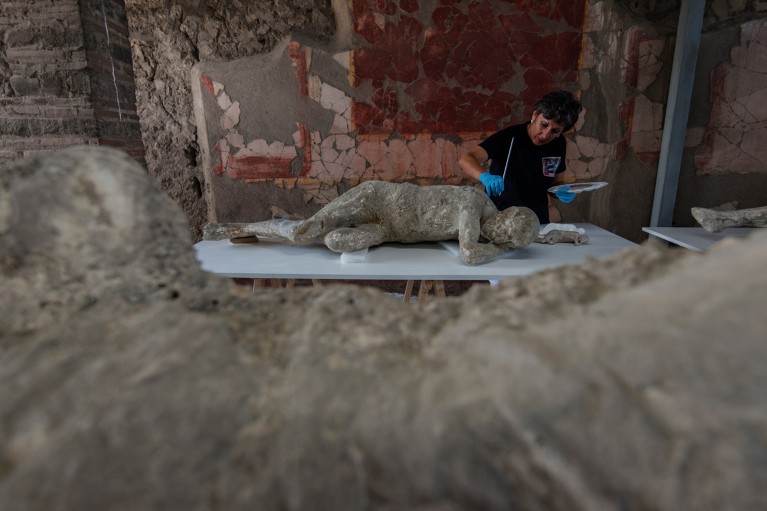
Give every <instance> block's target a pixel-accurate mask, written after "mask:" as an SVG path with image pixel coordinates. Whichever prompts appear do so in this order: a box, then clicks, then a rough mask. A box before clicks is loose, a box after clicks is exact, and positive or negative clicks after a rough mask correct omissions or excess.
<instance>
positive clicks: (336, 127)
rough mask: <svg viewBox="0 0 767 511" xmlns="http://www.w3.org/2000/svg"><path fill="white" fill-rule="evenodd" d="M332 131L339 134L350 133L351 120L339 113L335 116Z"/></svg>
mask: <svg viewBox="0 0 767 511" xmlns="http://www.w3.org/2000/svg"><path fill="white" fill-rule="evenodd" d="M330 133H331V134H334V135H337V134H341V133H344V134H345V133H349V121H348V120H347V119H346V118H345V117H342V116H340V115H338V114H336V115H335V117H334V118H333V125H332V126H331V127H330Z"/></svg>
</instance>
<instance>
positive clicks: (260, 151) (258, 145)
mask: <svg viewBox="0 0 767 511" xmlns="http://www.w3.org/2000/svg"><path fill="white" fill-rule="evenodd" d="M247 148H248V149H250V150H251V151H253V153H255V154H257V155H261V156H265V155H267V154H269V144H267V143H266V140H264V139H261V138H259V139H256V140H252V141H251V142H250V143H249V144H248V145H247Z"/></svg>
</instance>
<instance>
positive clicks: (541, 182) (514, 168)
mask: <svg viewBox="0 0 767 511" xmlns="http://www.w3.org/2000/svg"><path fill="white" fill-rule="evenodd" d="M582 108H583V107H582V105H581V104H580V103H579V102H578V101H577V100H576V99H575V98H574V97H573V95H572V94H571V93H570V92H566V91H555V92H550V93H548V94H546V95H545V96H543V97H542V98H541V99H539V100H538V102H536V103H535V107H534V111H533V115H532V117H531V119H530V122H529V123H527V122H525V123H522V124H515V125H513V126H509V127H508V128H504V129H502V130H501V131H498V132H496V133H494V134H493V135H491V136H490V137H488V138H487V139H485V140H484V141H482V143H480V144H479V145H478V146H476V147H474V148H473V149H471V150H470V151H469V152H467V153H466V154H464V155H463V156H461V158H460V159H459V160H458V164H459V165H460V167H461V169H462V170H463V172H464V174H466V175H467V176H470V177H472V178H474V179H478V180H479V181H480V182H481V183H482V184H483V185H484V186H485V192H486V193H487V195H488V196H489V197H490V198H491V199H492V201H493V202H494V203H495V205H496V207H497V208H498V210H500V211H502V210H504V209H506V208H508V207H509V206H525V207H528V208H530V209H532V210H533V211H534V212H535V214H536V215H537V216H538V219H539V220H540V222H541V223H542V224H546V223H549V207H548V194H547V190H548V189H549V188H550V187H552V186H554V185H557V184H562V183H563V182H564V181H563V179H562V173H563V172H564V171H565V168H566V166H565V148H566V143H565V139H564V138H563V137H562V134H563V133H564V132H566V131H567V130H569V129H570V128H571V127H572V126H573V125H574V124H575V122H576V121H577V120H578V115H579V114H580V112H581V110H582ZM488 160H490V170H489V171H485V169H484V168H483V165H484V164H485V163H486V162H487V161H488ZM569 188H570V187H569V186H565V187H563V188H562V189H560V190H559V191H557V192H556V194H555V195H556V197H557V198H558V199H559V200H560V201H562V202H564V203H568V202H571V201H572V200H573V198H574V197H575V194H574V193H573V192H570V191H569Z"/></svg>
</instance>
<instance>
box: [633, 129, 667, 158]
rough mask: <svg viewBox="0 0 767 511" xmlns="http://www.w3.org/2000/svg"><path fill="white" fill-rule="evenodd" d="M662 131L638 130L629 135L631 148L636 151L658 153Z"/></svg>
mask: <svg viewBox="0 0 767 511" xmlns="http://www.w3.org/2000/svg"><path fill="white" fill-rule="evenodd" d="M662 137H663V132H662V131H638V132H636V133H633V134H632V135H631V148H632V149H634V151H636V152H637V153H659V154H660V146H661V138H662Z"/></svg>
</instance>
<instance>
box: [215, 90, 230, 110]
mask: <svg viewBox="0 0 767 511" xmlns="http://www.w3.org/2000/svg"><path fill="white" fill-rule="evenodd" d="M216 102H217V103H218V107H219V108H220V109H221V110H223V111H224V112H226V111H227V110H229V107H230V106H232V100H231V99H230V98H229V94H227V93H226V92H223V91H222V92H221V94H219V95H218V96H217V97H216Z"/></svg>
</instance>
